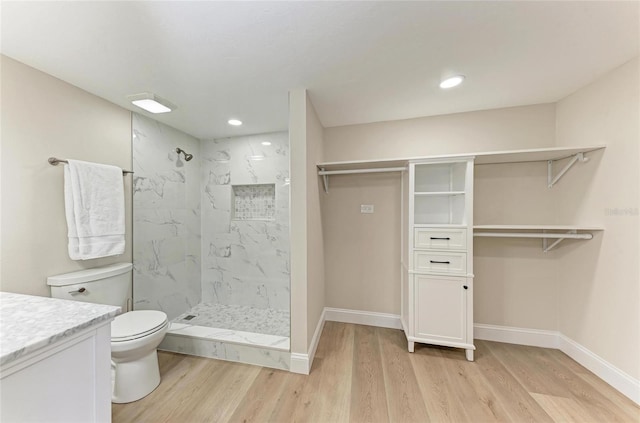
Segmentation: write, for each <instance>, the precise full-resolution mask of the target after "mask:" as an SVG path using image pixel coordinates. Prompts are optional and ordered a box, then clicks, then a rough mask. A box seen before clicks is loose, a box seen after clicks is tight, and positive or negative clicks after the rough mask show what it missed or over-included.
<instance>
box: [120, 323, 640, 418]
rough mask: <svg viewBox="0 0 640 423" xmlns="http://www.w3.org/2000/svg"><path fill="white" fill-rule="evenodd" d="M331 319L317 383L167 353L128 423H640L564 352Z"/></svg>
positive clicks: (635, 412) (126, 413)
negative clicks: (414, 335) (410, 344)
mask: <svg viewBox="0 0 640 423" xmlns="http://www.w3.org/2000/svg"><path fill="white" fill-rule="evenodd" d="M476 347H477V351H476V355H475V357H476V361H475V362H473V363H470V362H467V361H466V360H465V358H464V352H462V351H461V350H454V349H449V348H439V347H430V346H426V345H419V344H416V351H415V353H413V354H410V353H408V352H407V350H406V340H405V338H404V334H403V333H402V331H399V330H394V329H382V328H374V327H370V326H359V325H352V324H344V323H335V322H327V323H326V325H325V328H324V331H323V333H322V337H321V339H320V344H319V345H318V351H317V353H316V358H315V360H314V363H313V368H312V370H311V374H310V375H309V376H303V375H296V374H293V373H288V372H284V371H279V370H273V369H267V368H262V367H256V366H250V365H245V364H238V363H231V362H224V361H218V360H212V359H207V358H199V357H191V356H186V355H180V354H173V353H165V352H160V353H159V357H160V373H161V375H162V383H161V384H160V386H159V387H158V388H157V389H156V390H155V391H154V392H153V393H151V394H150V395H149V396H148V397H146V398H143V399H142V400H140V401H137V402H135V403H131V404H114V405H113V421H114V422H115V423H125V422H180V423H183V422H306V421H311V422H322V423H329V422H349V421H350V422H474V423H475V422H494V421H500V422H553V421H555V422H581V423H583V422H585V423H586V422H597V423H602V422H635V423H637V422H640V408H639V407H637V406H636V405H635V404H634V403H633V402H632V401H630V400H629V399H627V398H625V397H624V396H623V395H622V394H620V393H618V392H617V391H615V390H614V389H613V388H611V387H610V386H609V385H607V384H606V383H605V382H603V381H602V380H600V379H598V378H597V377H596V376H595V375H593V374H592V373H590V372H589V371H588V370H586V369H585V368H584V367H582V366H580V365H579V364H578V363H576V362H575V361H573V360H571V359H570V358H569V357H567V356H566V355H565V354H563V353H562V352H560V351H557V350H550V349H543V348H535V347H525V346H517V345H509V344H501V343H496V342H486V341H476Z"/></svg>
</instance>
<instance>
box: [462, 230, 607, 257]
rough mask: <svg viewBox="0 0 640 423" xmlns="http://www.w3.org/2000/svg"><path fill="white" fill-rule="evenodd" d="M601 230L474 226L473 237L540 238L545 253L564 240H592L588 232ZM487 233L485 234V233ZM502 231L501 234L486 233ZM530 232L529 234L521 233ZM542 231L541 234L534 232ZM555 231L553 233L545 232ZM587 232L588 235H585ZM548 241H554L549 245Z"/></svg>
mask: <svg viewBox="0 0 640 423" xmlns="http://www.w3.org/2000/svg"><path fill="white" fill-rule="evenodd" d="M603 230H604V229H603V228H599V227H595V226H568V225H475V226H474V227H473V236H474V237H490V238H541V239H542V250H543V251H544V252H545V253H547V252H549V251H551V250H552V249H553V248H555V247H556V246H557V245H558V244H560V242H562V241H563V240H565V239H585V240H587V239H592V238H593V234H591V233H590V232H594V231H603ZM485 231H487V232H485ZM488 231H502V232H488ZM523 231H530V232H523ZM534 231H542V232H534ZM547 231H555V232H547ZM585 232H589V233H585ZM549 240H555V241H553V242H552V243H551V244H549Z"/></svg>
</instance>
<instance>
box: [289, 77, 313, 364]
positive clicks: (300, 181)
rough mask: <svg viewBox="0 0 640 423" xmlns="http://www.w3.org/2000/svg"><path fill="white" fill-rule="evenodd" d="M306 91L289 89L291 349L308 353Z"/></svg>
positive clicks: (300, 352)
mask: <svg viewBox="0 0 640 423" xmlns="http://www.w3.org/2000/svg"><path fill="white" fill-rule="evenodd" d="M306 109H307V93H306V91H305V90H303V89H298V90H292V91H290V92H289V149H290V150H289V154H290V156H289V157H290V160H291V167H290V172H291V176H290V180H291V182H290V183H291V187H290V188H291V191H290V195H291V201H290V204H291V210H290V212H291V352H292V353H296V354H307V351H308V344H307V339H308V337H307V291H308V289H307V112H306Z"/></svg>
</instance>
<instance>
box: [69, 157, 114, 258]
mask: <svg viewBox="0 0 640 423" xmlns="http://www.w3.org/2000/svg"><path fill="white" fill-rule="evenodd" d="M64 200H65V201H64V202H65V211H66V217H67V227H68V235H69V257H71V259H72V260H88V259H93V258H99V257H108V256H114V255H118V254H123V253H124V247H125V240H124V235H125V217H124V183H123V179H122V169H120V168H118V167H116V166H109V165H103V164H97V163H89V162H82V161H79V160H69V165H68V166H65V168H64Z"/></svg>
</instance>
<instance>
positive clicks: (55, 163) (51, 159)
mask: <svg viewBox="0 0 640 423" xmlns="http://www.w3.org/2000/svg"><path fill="white" fill-rule="evenodd" d="M47 161H48V162H49V164H50V165H52V166H58V165H59V164H60V163H69V161H68V160H65V159H58V158H55V157H49V160H47ZM122 173H123V174H124V173H133V171H131V170H124V169H123V170H122Z"/></svg>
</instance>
